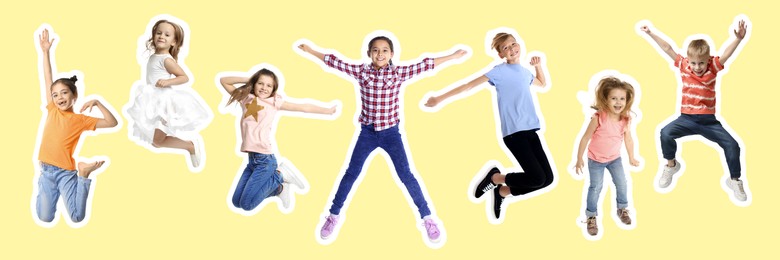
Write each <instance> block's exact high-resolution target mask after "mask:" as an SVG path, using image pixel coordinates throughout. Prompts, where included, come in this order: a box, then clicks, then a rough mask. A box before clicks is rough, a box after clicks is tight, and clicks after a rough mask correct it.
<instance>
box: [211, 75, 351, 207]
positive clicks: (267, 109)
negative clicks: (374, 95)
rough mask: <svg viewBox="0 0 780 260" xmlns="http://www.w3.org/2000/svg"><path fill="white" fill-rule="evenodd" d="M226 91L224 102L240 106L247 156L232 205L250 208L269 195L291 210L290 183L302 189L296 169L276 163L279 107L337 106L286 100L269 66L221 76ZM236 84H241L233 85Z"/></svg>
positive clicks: (311, 109) (321, 110) (326, 110)
mask: <svg viewBox="0 0 780 260" xmlns="http://www.w3.org/2000/svg"><path fill="white" fill-rule="evenodd" d="M219 82H220V84H221V85H222V87H223V88H225V91H227V94H228V95H230V97H229V99H228V102H227V104H228V105H230V104H231V103H233V102H237V103H239V104H240V105H241V109H242V111H243V116H242V118H241V119H240V125H241V151H242V152H245V153H247V154H248V156H249V160H248V163H247V165H246V168H245V169H244V171H243V173H242V174H241V177H240V178H239V180H238V182H237V183H236V186H235V191H234V192H233V197H232V202H233V206H235V207H236V208H240V209H243V210H246V211H251V210H253V209H255V208H256V207H257V206H258V205H260V203H261V202H263V200H265V199H266V198H268V197H273V196H279V198H280V199H281V202H282V208H283V209H284V210H288V211H289V210H291V207H290V203H291V199H292V191H291V189H290V188H291V187H290V185H291V184H292V185H295V186H298V188H301V189H305V187H304V184H303V182H302V181H301V177H298V176H296V175H297V172H296V171H294V170H291V169H289V168H286V166H285V165H277V162H276V156H274V151H275V150H276V149H275V148H274V146H273V143H272V141H273V136H272V131H271V130H272V127H274V124H275V122H276V115H277V112H279V111H280V110H286V111H297V112H305V113H315V114H323V115H332V114H334V113H336V105H333V106H331V107H322V106H318V105H314V104H309V103H295V102H291V101H288V100H287V99H286V98H285V97H283V96H282V95H281V94H279V93H277V90H278V88H279V80H278V78H277V77H276V74H275V73H274V72H273V71H271V70H268V69H265V68H263V69H260V70H259V71H257V72H255V73H254V74H253V75H252V76H251V77H249V78H246V77H223V78H220V80H219ZM236 84H243V85H242V86H240V87H238V88H237V87H235V86H234V85H236Z"/></svg>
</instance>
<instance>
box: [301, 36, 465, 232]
mask: <svg viewBox="0 0 780 260" xmlns="http://www.w3.org/2000/svg"><path fill="white" fill-rule="evenodd" d="M367 39H368V38H367ZM298 48H300V49H301V50H303V51H305V52H307V53H309V54H311V55H314V56H315V57H316V58H317V59H319V60H322V61H324V62H325V65H327V66H328V67H331V68H334V69H336V70H338V71H340V72H343V73H346V74H347V75H349V76H351V77H353V78H355V79H356V80H357V83H358V84H359V85H360V99H361V103H362V105H361V109H360V116H359V118H358V122H359V123H360V127H361V128H360V132H359V134H358V136H357V139H353V140H356V141H355V143H354V145H353V146H352V152H351V154H352V155H351V158H350V160H349V163H348V164H347V165H346V172H345V174H344V175H343V176H342V177H341V182H340V183H339V186H338V189H337V191H336V194H335V196H334V198H333V204H332V206H331V208H330V214H328V216H327V217H326V218H325V220H324V223H322V228H321V230H320V238H322V239H323V242H332V241H333V238H335V237H336V235H334V234H337V233H338V227H339V225H338V224H339V213H340V211H341V208H342V207H344V205H345V201H346V200H347V197H348V195H349V193H350V190H351V189H352V185H353V184H354V183H355V180H357V178H358V176H359V175H360V173H361V171H362V169H363V164H364V163H365V162H366V159H367V158H368V157H369V155H370V154H371V153H372V152H373V151H374V150H376V149H377V148H382V150H384V151H385V152H386V153H387V155H389V157H390V159H391V160H392V162H393V165H394V166H395V170H396V174H398V178H399V179H400V180H401V182H403V184H404V185H405V186H406V190H407V192H408V193H409V196H410V197H411V198H412V200H413V201H414V204H415V205H416V206H417V208H418V211H419V214H420V217H421V218H422V222H423V223H422V225H421V226H422V227H424V229H425V230H424V231H425V234H426V236H427V238H428V240H429V241H430V242H433V243H437V242H439V241H440V238H441V237H442V236H441V231H440V230H439V227H438V226H437V223H436V221H435V220H434V219H433V217H432V214H431V211H430V209H429V208H428V203H427V201H426V199H425V195H424V194H423V191H422V189H421V188H420V185H419V183H418V181H417V179H416V178H415V175H414V174H413V173H412V169H411V167H410V166H409V160H408V154H407V153H406V150H407V148H406V146H407V144H406V139H405V138H404V137H402V135H401V133H400V130H399V127H398V123H399V121H400V119H399V103H400V101H399V96H400V95H399V93H400V89H401V84H402V83H403V82H404V81H406V80H409V79H411V78H413V77H414V76H417V75H419V74H422V73H423V72H425V71H428V70H432V69H434V67H435V66H438V65H440V64H442V63H444V62H446V61H449V60H452V59H457V58H460V57H463V56H464V55H465V54H466V51H464V50H457V51H455V52H453V53H452V54H450V55H446V56H443V57H439V58H425V59H423V60H422V61H421V62H418V63H415V64H412V65H403V66H396V65H393V62H392V58H393V54H394V52H393V50H394V49H393V42H392V41H391V40H390V38H388V37H385V36H378V37H374V38H372V39H371V40H370V41H369V42H368V51H367V53H366V54H367V55H368V57H369V58H371V63H369V64H351V63H347V62H344V61H342V60H341V59H339V58H338V57H336V56H335V55H333V54H328V55H325V54H323V53H321V52H319V51H316V50H314V49H313V48H312V47H311V46H309V45H308V44H300V45H299V46H298ZM329 238H330V239H329Z"/></svg>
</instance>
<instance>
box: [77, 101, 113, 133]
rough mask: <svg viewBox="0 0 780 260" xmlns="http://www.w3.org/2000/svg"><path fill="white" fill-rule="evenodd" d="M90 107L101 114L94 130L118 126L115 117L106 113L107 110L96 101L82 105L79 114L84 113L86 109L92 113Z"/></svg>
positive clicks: (109, 112)
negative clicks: (101, 116)
mask: <svg viewBox="0 0 780 260" xmlns="http://www.w3.org/2000/svg"><path fill="white" fill-rule="evenodd" d="M92 107H97V108H98V109H99V110H100V113H102V114H103V118H102V119H99V120H98V121H97V125H95V127H96V128H111V127H115V126H116V125H117V124H118V122H117V121H116V116H114V114H112V113H111V111H108V109H107V108H106V107H105V106H103V104H102V103H100V101H98V100H96V99H93V100H90V101H87V103H84V106H83V107H81V113H84V111H86V110H87V109H89V110H90V111H92Z"/></svg>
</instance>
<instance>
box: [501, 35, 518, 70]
mask: <svg viewBox="0 0 780 260" xmlns="http://www.w3.org/2000/svg"><path fill="white" fill-rule="evenodd" d="M498 57H500V58H502V59H506V62H507V63H509V64H517V63H520V44H519V43H517V40H515V37H513V36H509V37H507V38H506V40H504V42H502V43H501V44H499V45H498Z"/></svg>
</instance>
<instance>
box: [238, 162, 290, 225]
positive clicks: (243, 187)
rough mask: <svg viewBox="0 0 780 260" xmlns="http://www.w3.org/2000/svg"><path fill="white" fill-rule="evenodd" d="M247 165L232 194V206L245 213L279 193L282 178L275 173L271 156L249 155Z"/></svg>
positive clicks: (274, 163) (274, 164)
mask: <svg viewBox="0 0 780 260" xmlns="http://www.w3.org/2000/svg"><path fill="white" fill-rule="evenodd" d="M248 156H249V163H247V166H246V168H245V169H244V172H243V173H242V174H241V177H240V178H239V180H238V184H236V190H235V191H234V192H233V206H236V207H238V208H241V209H243V210H246V211H250V210H253V209H254V208H256V207H257V205H260V203H261V202H262V201H263V200H264V199H266V198H268V197H271V196H275V195H277V194H278V193H279V186H281V185H282V177H281V176H280V175H279V174H278V173H277V172H276V168H277V164H276V157H275V156H274V155H273V154H260V153H252V152H250V153H249V155H248Z"/></svg>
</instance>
